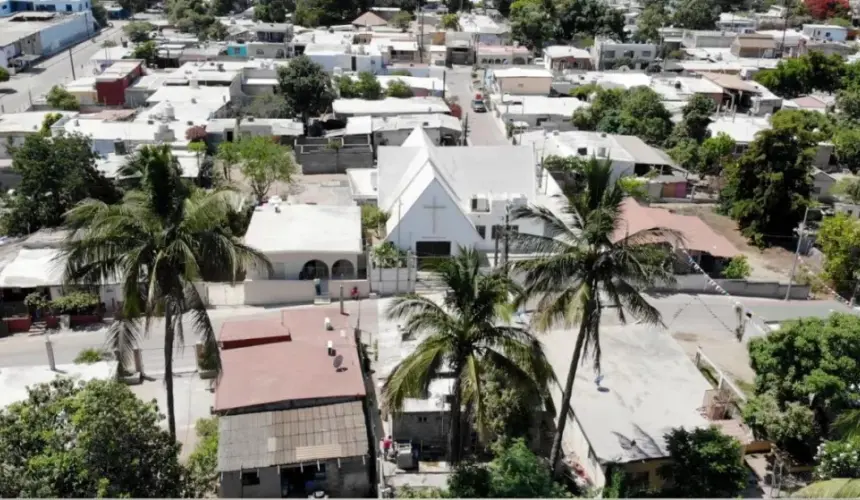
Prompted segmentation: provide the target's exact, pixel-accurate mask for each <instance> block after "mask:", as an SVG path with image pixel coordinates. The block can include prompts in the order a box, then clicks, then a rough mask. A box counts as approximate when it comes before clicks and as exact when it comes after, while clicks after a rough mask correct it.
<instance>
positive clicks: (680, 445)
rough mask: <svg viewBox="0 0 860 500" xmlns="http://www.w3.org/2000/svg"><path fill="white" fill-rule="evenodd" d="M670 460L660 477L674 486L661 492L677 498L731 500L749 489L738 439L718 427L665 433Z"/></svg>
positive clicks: (674, 430)
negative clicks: (727, 499) (719, 499)
mask: <svg viewBox="0 0 860 500" xmlns="http://www.w3.org/2000/svg"><path fill="white" fill-rule="evenodd" d="M665 439H666V448H667V449H668V450H669V456H670V457H671V460H670V461H669V463H667V464H666V465H664V466H663V467H661V468H660V475H661V476H663V477H664V478H666V479H667V480H669V482H670V484H671V486H670V487H669V488H668V490H666V491H663V492H661V496H662V495H666V494H668V495H669V496H672V497H677V498H711V497H713V498H731V497H736V496H738V495H740V494H741V492H742V491H743V490H744V488H745V487H746V481H747V476H748V473H747V470H746V466H744V463H743V461H742V458H743V452H742V451H741V444H740V442H738V440H737V439H735V438H733V437H731V436H727V435H725V434H723V433H722V431H720V430H719V429H717V428H716V427H710V428H708V429H694V430H692V431H688V430H686V429H684V428H677V429H673V430H672V431H671V432H669V433H668V434H666V436H665Z"/></svg>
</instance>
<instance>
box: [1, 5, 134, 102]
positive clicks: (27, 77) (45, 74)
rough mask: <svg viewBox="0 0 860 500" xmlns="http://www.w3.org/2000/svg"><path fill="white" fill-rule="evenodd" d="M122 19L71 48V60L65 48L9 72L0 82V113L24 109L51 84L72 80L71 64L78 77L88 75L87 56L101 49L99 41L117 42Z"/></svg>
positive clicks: (120, 33) (120, 32)
mask: <svg viewBox="0 0 860 500" xmlns="http://www.w3.org/2000/svg"><path fill="white" fill-rule="evenodd" d="M125 24H126V22H125V21H113V28H106V29H104V30H102V32H101V33H99V34H98V36H96V37H95V38H91V39H90V40H87V41H85V42H81V43H79V44H78V45H75V46H74V47H72V55H71V61H70V60H69V50H68V49H66V50H63V51H61V52H59V53H57V54H55V55H53V56H51V57H49V58H47V59H44V60H43V61H41V62H40V63H38V64H36V65H35V66H34V67H32V68H30V69H29V70H27V71H25V72H23V73H19V74H17V75H13V76H12V78H11V79H10V80H9V81H8V82H5V83H0V113H16V112H19V111H23V110H25V109H26V108H27V107H29V105H30V102H31V101H30V100H31V99H36V98H37V97H39V96H40V95H42V94H47V93H48V91H49V90H51V87H53V86H54V85H59V84H63V83H67V82H69V81H71V80H72V65H74V68H75V76H77V77H78V78H81V77H84V76H92V69H91V67H90V64H89V62H90V58H91V57H92V56H93V55H94V54H95V53H96V52H98V51H99V50H104V49H103V47H102V42H104V41H105V40H113V41H115V42H117V43H119V40H120V37H121V36H122V26H124V25H125Z"/></svg>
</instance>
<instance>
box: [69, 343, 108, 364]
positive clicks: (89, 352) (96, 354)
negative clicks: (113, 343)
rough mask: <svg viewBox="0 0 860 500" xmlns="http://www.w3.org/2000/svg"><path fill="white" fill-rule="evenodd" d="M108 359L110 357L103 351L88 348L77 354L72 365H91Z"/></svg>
mask: <svg viewBox="0 0 860 500" xmlns="http://www.w3.org/2000/svg"><path fill="white" fill-rule="evenodd" d="M110 358H111V356H110V355H109V354H108V353H107V352H105V351H104V350H102V349H96V348H95V347H88V348H86V349H84V350H82V351H81V352H79V353H78V355H77V356H76V357H75V361H74V363H75V364H76V365H91V364H93V363H98V362H100V361H106V360H108V359H110Z"/></svg>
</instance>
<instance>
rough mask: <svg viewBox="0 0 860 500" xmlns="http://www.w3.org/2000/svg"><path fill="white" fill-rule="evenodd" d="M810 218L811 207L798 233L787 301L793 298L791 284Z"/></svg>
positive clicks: (786, 294)
mask: <svg viewBox="0 0 860 500" xmlns="http://www.w3.org/2000/svg"><path fill="white" fill-rule="evenodd" d="M808 217H809V205H807V206H806V211H804V212H803V222H801V223H800V227H799V228H798V231H797V250H795V252H794V263H793V264H792V265H791V275H789V277H788V288H787V289H786V290H785V300H788V299H789V297H791V282H792V281H794V272H795V271H796V270H797V261H798V259H800V246H801V245H802V244H803V237H804V236H806V219H807V218H808Z"/></svg>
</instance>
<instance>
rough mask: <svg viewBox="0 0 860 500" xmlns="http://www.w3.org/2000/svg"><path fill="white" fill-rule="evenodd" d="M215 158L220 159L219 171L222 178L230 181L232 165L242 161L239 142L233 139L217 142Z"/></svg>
mask: <svg viewBox="0 0 860 500" xmlns="http://www.w3.org/2000/svg"><path fill="white" fill-rule="evenodd" d="M217 158H218V160H220V161H221V171H222V173H223V174H224V179H226V180H227V182H230V179H231V177H232V175H231V174H232V172H233V167H235V166H236V165H238V164H239V162H240V161H242V156H241V154H240V152H239V144H238V143H237V142H235V141H224V142H222V143H221V144H218V154H217Z"/></svg>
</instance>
